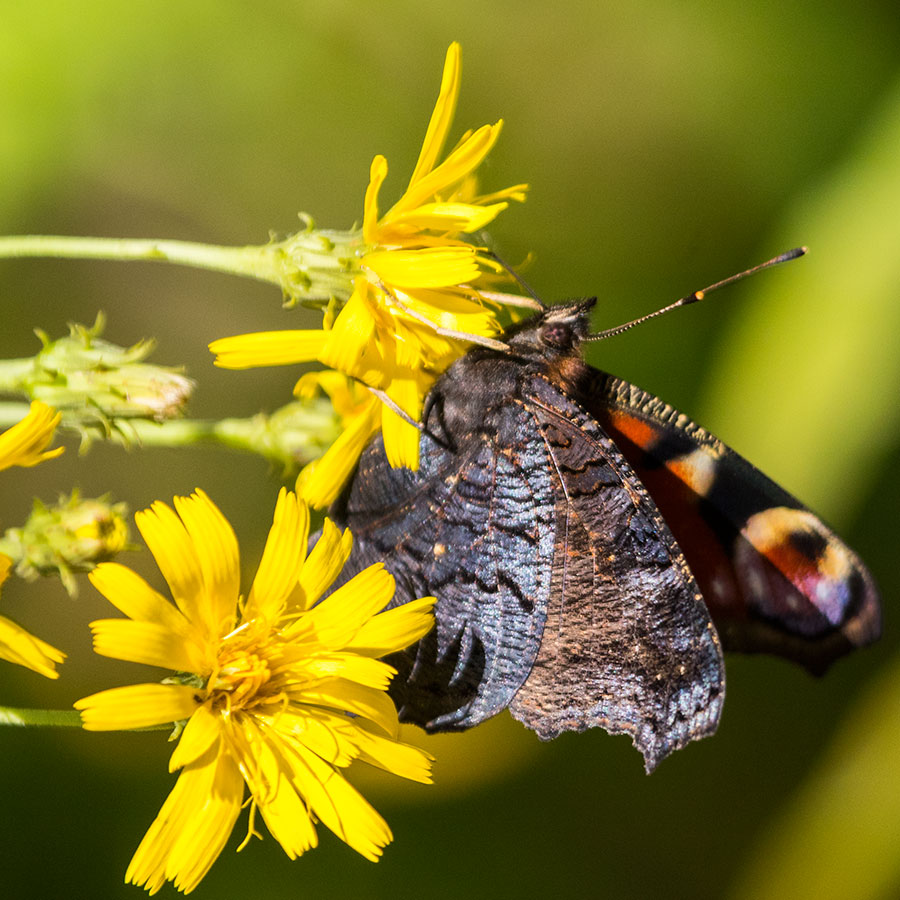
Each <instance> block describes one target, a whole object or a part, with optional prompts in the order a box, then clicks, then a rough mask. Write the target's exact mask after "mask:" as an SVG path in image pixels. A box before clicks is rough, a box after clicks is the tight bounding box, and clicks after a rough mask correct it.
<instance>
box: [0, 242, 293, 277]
mask: <svg viewBox="0 0 900 900" xmlns="http://www.w3.org/2000/svg"><path fill="white" fill-rule="evenodd" d="M27 256H43V257H48V256H53V257H64V258H68V259H111V260H148V261H153V262H168V263H177V264H179V265H185V266H195V267H196V268H199V269H211V270H213V271H216V272H227V273H229V274H231V275H243V276H246V277H248V278H256V279H258V280H260V281H268V282H271V283H273V284H280V278H279V274H278V269H277V265H278V260H277V256H278V250H277V248H276V245H273V244H267V245H263V246H250V247H221V246H217V245H215V244H196V243H193V242H191V241H170V240H155V239H145V238H134V239H133V238H98V237H69V236H64V235H34V234H26V235H13V236H11V237H0V257H7V258H16V257H27Z"/></svg>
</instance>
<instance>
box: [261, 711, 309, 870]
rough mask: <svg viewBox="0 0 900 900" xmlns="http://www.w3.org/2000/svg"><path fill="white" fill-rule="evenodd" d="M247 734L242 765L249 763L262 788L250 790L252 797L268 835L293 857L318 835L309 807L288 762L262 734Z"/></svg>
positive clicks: (303, 851)
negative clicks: (246, 756)
mask: <svg viewBox="0 0 900 900" xmlns="http://www.w3.org/2000/svg"><path fill="white" fill-rule="evenodd" d="M245 719H246V717H245ZM246 721H247V723H248V725H252V724H253V723H252V722H251V721H250V720H249V719H246ZM248 737H249V739H248V741H247V745H248V746H249V747H251V748H252V756H251V758H249V759H245V761H244V768H245V769H246V768H248V767H249V766H251V765H252V766H253V767H254V768H255V770H256V771H257V772H258V777H259V778H260V780H261V781H262V782H263V789H262V790H261V791H260V792H259V793H254V795H253V798H254V800H255V801H256V803H257V805H258V807H259V811H260V812H261V813H262V816H263V820H264V821H265V823H266V827H267V828H268V829H269V831H270V833H271V834H272V837H274V838H275V840H276V841H278V843H279V844H281V847H282V849H283V850H284V852H285V853H286V854H287V856H288V858H289V859H296V858H297V857H298V856H300V855H301V854H303V853H305V852H306V851H307V850H309V849H311V848H312V847H315V846H316V845H317V844H318V842H319V839H318V837H317V835H316V829H315V828H314V827H313V823H312V818H311V817H310V814H309V810H308V809H307V807H306V804H305V803H304V802H303V800H302V799H301V798H300V796H299V795H298V794H297V790H296V788H295V787H294V784H293V783H292V782H293V781H294V779H293V771H292V766H291V765H290V763H289V762H288V761H287V760H286V759H285V758H284V756H283V755H282V754H281V753H279V752H278V750H277V749H276V748H275V747H274V746H273V744H272V742H270V741H267V740H266V739H265V738H264V736H262V735H256V736H255V739H254V737H252V736H248Z"/></svg>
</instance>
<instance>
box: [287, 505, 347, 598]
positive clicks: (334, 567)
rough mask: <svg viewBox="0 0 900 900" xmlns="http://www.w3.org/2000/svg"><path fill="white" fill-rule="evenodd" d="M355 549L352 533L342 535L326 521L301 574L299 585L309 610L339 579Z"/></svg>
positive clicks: (333, 525) (345, 532)
mask: <svg viewBox="0 0 900 900" xmlns="http://www.w3.org/2000/svg"><path fill="white" fill-rule="evenodd" d="M352 548H353V536H352V535H351V534H350V532H349V530H346V529H345V530H344V531H343V532H341V531H340V529H338V527H337V526H336V525H335V524H334V522H332V521H331V519H326V520H325V522H324V523H323V525H322V534H321V535H320V536H319V539H318V540H317V541H316V545H315V546H314V547H313V548H312V550H311V551H310V553H309V556H307V558H306V562H304V563H303V570H302V572H301V573H300V582H299V583H300V587H301V588H302V590H303V595H304V597H305V598H306V606H307V607H309V606H311V605H312V604H313V603H315V602H316V600H318V599H319V597H321V596H322V593H323V591H324V590H325V589H326V588H327V587H329V586H330V585H331V582H332V581H334V579H335V578H337V577H338V574H339V573H340V571H341V569H343V568H344V563H345V562H347V560H348V559H349V558H350V550H351V549H352Z"/></svg>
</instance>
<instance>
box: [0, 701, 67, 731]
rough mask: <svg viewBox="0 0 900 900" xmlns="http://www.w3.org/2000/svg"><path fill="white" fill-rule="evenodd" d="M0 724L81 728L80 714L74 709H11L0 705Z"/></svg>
mask: <svg viewBox="0 0 900 900" xmlns="http://www.w3.org/2000/svg"><path fill="white" fill-rule="evenodd" d="M0 725H18V726H20V727H23V728H25V727H28V726H39V727H44V728H47V727H52V728H81V714H80V713H79V712H78V711H77V710H74V709H13V708H12V707H9V706H0Z"/></svg>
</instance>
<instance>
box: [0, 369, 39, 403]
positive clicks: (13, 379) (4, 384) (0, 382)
mask: <svg viewBox="0 0 900 900" xmlns="http://www.w3.org/2000/svg"><path fill="white" fill-rule="evenodd" d="M33 374H34V357H33V356H29V357H26V358H25V359H0V391H4V392H5V393H8V394H14V393H18V392H20V391H21V390H22V385H23V383H24V381H25V380H26V379H27V378H28V376H29V375H33ZM27 411H28V410H27V408H26V412H27Z"/></svg>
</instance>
